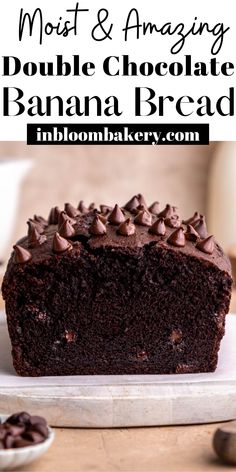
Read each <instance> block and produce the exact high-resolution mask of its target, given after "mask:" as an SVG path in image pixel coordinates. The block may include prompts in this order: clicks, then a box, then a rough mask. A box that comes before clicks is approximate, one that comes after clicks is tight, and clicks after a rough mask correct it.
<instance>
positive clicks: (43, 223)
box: [34, 215, 48, 228]
mask: <svg viewBox="0 0 236 472" xmlns="http://www.w3.org/2000/svg"><path fill="white" fill-rule="evenodd" d="M34 221H36V223H39V224H40V225H41V226H43V227H44V228H46V227H47V226H48V222H47V221H46V220H45V218H43V217H42V216H38V215H34Z"/></svg>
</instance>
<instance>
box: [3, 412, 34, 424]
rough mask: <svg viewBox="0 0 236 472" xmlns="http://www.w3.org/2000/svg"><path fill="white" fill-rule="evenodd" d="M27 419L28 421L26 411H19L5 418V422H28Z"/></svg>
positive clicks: (28, 417)
mask: <svg viewBox="0 0 236 472" xmlns="http://www.w3.org/2000/svg"><path fill="white" fill-rule="evenodd" d="M29 421H30V415H29V413H26V411H21V412H20V413H14V415H11V416H9V418H7V420H6V423H10V424H18V423H23V424H28V423H29Z"/></svg>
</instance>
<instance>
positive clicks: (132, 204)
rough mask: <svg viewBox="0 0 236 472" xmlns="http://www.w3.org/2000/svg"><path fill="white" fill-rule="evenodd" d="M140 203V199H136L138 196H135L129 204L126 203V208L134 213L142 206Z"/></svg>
mask: <svg viewBox="0 0 236 472" xmlns="http://www.w3.org/2000/svg"><path fill="white" fill-rule="evenodd" d="M140 203H141V202H140V201H139V199H138V198H137V197H136V195H134V197H132V198H131V199H130V200H129V201H128V203H126V205H125V206H124V208H125V209H126V210H128V211H130V212H131V213H132V211H133V210H135V209H136V208H137V207H138V206H139V205H140Z"/></svg>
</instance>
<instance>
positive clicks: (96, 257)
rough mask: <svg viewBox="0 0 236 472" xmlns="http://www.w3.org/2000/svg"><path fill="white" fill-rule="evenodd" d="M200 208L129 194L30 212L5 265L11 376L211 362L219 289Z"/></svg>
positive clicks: (220, 324) (225, 273)
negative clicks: (119, 200) (181, 209)
mask: <svg viewBox="0 0 236 472" xmlns="http://www.w3.org/2000/svg"><path fill="white" fill-rule="evenodd" d="M231 286H232V278H231V268H230V263H229V260H228V258H227V257H226V256H225V255H224V253H223V251H222V249H221V248H220V246H219V245H218V244H217V242H216V241H215V239H214V237H213V236H211V235H208V232H207V228H206V223H205V218H204V217H203V216H202V215H200V214H199V213H197V212H196V213H194V215H193V216H192V217H190V218H189V219H187V220H181V219H180V217H179V215H178V213H177V208H176V207H173V206H172V205H169V204H167V205H166V206H165V207H164V208H160V205H159V203H158V202H154V203H153V204H152V205H151V206H149V207H148V206H147V204H146V202H145V200H144V198H143V196H142V195H141V194H138V195H135V196H134V197H133V198H132V199H131V200H130V201H129V202H128V203H127V204H126V205H124V206H123V207H122V206H121V207H119V206H118V205H115V206H114V207H110V206H107V205H101V206H100V208H99V209H97V208H96V207H95V205H94V204H91V205H90V206H89V207H88V208H87V207H85V205H84V203H83V202H80V204H79V206H78V208H75V207H73V206H72V205H71V204H69V203H66V204H65V208H64V210H63V211H60V210H59V208H58V207H55V208H53V209H52V210H51V212H50V215H49V219H48V220H45V219H44V218H42V217H40V216H34V218H31V219H30V220H29V221H28V235H27V236H26V237H24V238H22V239H21V240H20V241H19V242H18V243H17V244H16V246H14V252H13V253H12V255H11V258H10V261H9V263H8V267H7V271H6V274H5V277H4V281H3V286H2V291H3V297H4V299H5V301H6V314H7V322H8V328H9V333H10V338H11V343H12V355H13V363H14V366H15V369H16V371H17V373H18V374H20V375H23V376H45V375H80V374H83V375H87V374H169V373H172V374H173V373H194V372H209V371H214V370H215V368H216V366H217V357H218V351H219V347H220V341H221V338H222V336H223V334H224V330H225V316H226V314H227V312H228V309H229V303H230V297H231Z"/></svg>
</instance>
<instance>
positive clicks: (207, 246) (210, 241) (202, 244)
mask: <svg viewBox="0 0 236 472" xmlns="http://www.w3.org/2000/svg"><path fill="white" fill-rule="evenodd" d="M196 248H197V249H199V250H200V251H202V252H205V253H206V254H212V253H213V251H214V238H213V236H208V237H207V238H205V239H202V240H201V241H198V243H197V244H196Z"/></svg>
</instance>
